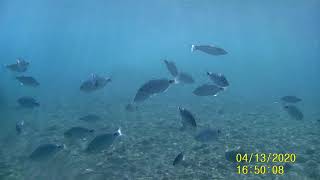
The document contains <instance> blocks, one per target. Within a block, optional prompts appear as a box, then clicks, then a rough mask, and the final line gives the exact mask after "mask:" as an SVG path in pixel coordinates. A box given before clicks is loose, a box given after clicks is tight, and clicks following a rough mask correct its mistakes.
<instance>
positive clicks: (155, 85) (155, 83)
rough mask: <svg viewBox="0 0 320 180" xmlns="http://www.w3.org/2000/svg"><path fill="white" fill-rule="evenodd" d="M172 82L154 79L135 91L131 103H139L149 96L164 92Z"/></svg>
mask: <svg viewBox="0 0 320 180" xmlns="http://www.w3.org/2000/svg"><path fill="white" fill-rule="evenodd" d="M174 82H175V81H174V80H169V79H154V80H150V81H148V82H146V83H144V84H143V85H142V86H141V87H140V88H139V89H138V91H137V93H136V95H135V97H134V99H133V102H135V103H139V102H143V101H145V100H147V99H148V98H150V97H151V96H153V95H155V94H159V93H163V92H165V91H166V90H167V89H168V88H169V86H170V85H171V84H173V83H174Z"/></svg>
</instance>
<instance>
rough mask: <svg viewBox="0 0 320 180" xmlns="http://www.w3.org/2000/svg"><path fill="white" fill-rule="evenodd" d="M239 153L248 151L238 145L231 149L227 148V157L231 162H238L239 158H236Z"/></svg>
mask: <svg viewBox="0 0 320 180" xmlns="http://www.w3.org/2000/svg"><path fill="white" fill-rule="evenodd" d="M237 154H241V155H245V154H246V153H245V152H244V151H243V150H242V149H241V148H240V147H237V148H234V149H231V150H227V151H226V152H225V158H226V160H228V161H230V162H234V163H236V162H237V159H236V157H237Z"/></svg>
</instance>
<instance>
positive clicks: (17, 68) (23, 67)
mask: <svg viewBox="0 0 320 180" xmlns="http://www.w3.org/2000/svg"><path fill="white" fill-rule="evenodd" d="M29 64H30V63H29V62H27V61H25V60H23V59H17V62H16V63H14V64H9V65H5V67H6V68H7V69H9V70H10V71H13V72H19V73H21V72H26V71H27V70H28V66H29Z"/></svg>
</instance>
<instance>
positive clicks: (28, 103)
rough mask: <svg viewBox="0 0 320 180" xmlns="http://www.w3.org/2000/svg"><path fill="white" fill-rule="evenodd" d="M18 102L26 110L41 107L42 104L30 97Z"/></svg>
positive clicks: (20, 99)
mask: <svg viewBox="0 0 320 180" xmlns="http://www.w3.org/2000/svg"><path fill="white" fill-rule="evenodd" d="M17 102H18V103H19V105H20V106H21V107H24V108H35V107H39V106H40V103H38V102H37V101H36V100H35V99H34V98H32V97H28V96H24V97H21V98H19V99H18V100H17Z"/></svg>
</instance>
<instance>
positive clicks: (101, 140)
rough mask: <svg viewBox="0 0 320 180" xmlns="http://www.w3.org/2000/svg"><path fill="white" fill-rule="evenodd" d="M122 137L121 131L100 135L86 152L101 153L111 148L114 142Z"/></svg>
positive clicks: (89, 145)
mask: <svg viewBox="0 0 320 180" xmlns="http://www.w3.org/2000/svg"><path fill="white" fill-rule="evenodd" d="M121 135H122V133H121V130H120V129H118V130H117V131H116V132H114V133H107V134H101V135H98V136H96V137H95V138H94V139H93V140H92V141H91V142H90V143H89V144H88V146H87V148H86V150H85V151H86V152H87V153H99V152H101V151H103V150H105V149H107V148H108V147H109V146H111V145H112V144H113V142H114V140H115V139H116V138H117V137H119V136H121Z"/></svg>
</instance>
